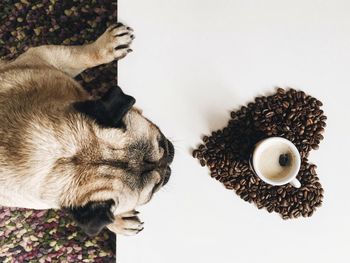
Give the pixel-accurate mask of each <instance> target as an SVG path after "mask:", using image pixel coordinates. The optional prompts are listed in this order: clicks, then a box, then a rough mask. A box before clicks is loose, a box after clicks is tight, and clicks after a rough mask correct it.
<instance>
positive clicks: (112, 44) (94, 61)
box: [12, 23, 134, 77]
mask: <svg viewBox="0 0 350 263" xmlns="http://www.w3.org/2000/svg"><path fill="white" fill-rule="evenodd" d="M132 33H133V30H132V29H131V28H130V27H127V26H125V25H123V24H121V23H118V24H115V25H113V26H110V27H109V28H108V29H107V30H106V31H105V32H104V33H103V34H102V35H101V36H100V37H99V38H98V39H97V40H96V41H95V42H93V43H90V44H86V45H83V46H55V45H44V46H39V47H34V48H30V49H28V50H27V51H26V52H25V53H24V54H22V55H21V56H19V57H18V58H17V59H16V60H15V61H14V62H12V63H14V64H25V65H33V64H35V65H40V64H41V65H42V64H44V65H50V66H53V67H55V68H57V69H59V70H61V71H63V72H65V73H67V74H69V75H70V76H72V77H74V76H76V75H78V74H79V73H81V72H82V71H84V70H85V69H87V68H92V67H95V66H98V65H101V64H106V63H109V62H112V61H113V60H115V59H121V58H123V57H125V56H126V55H127V54H128V53H129V52H131V51H132V50H131V49H130V47H129V46H130V44H131V42H132V40H133V39H134V36H133V34H132Z"/></svg>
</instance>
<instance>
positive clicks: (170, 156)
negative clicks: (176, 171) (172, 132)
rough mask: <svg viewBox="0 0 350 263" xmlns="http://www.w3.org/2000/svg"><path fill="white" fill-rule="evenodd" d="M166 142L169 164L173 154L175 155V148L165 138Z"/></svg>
mask: <svg viewBox="0 0 350 263" xmlns="http://www.w3.org/2000/svg"><path fill="white" fill-rule="evenodd" d="M167 144H168V158H167V161H168V164H171V163H172V162H173V160H174V155H175V149H174V145H173V144H172V143H171V141H169V140H168V139H167Z"/></svg>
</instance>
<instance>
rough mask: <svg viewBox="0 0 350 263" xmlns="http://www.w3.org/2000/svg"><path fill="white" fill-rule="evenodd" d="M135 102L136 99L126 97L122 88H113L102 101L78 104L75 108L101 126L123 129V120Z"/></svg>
mask: <svg viewBox="0 0 350 263" xmlns="http://www.w3.org/2000/svg"><path fill="white" fill-rule="evenodd" d="M135 102H136V100H135V98H133V97H132V96H129V95H126V94H125V93H124V92H123V91H122V90H121V88H120V87H112V88H110V89H109V90H108V91H107V92H106V93H105V94H104V95H103V97H102V98H101V99H98V100H87V101H80V102H76V103H74V104H73V107H74V108H75V109H76V110H77V111H78V112H81V113H84V114H86V115H87V116H89V117H90V118H92V119H93V120H95V121H96V122H97V123H98V124H100V125H101V126H104V127H109V128H123V123H122V119H123V117H124V115H125V114H126V113H127V112H128V110H130V109H131V107H132V106H133V105H134V104H135Z"/></svg>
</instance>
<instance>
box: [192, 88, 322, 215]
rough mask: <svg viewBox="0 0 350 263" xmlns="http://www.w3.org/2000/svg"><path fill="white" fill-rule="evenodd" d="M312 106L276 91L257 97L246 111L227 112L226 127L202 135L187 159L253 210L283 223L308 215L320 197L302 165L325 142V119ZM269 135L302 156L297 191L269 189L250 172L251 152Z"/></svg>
mask: <svg viewBox="0 0 350 263" xmlns="http://www.w3.org/2000/svg"><path fill="white" fill-rule="evenodd" d="M317 101H318V100H317V99H315V98H313V97H311V96H309V95H306V94H305V93H304V92H302V91H298V92H297V91H296V90H293V89H289V90H282V89H278V90H277V93H276V94H274V95H271V96H267V97H257V98H256V99H255V102H250V103H249V104H248V106H247V107H245V106H243V107H241V109H239V110H237V111H233V112H231V119H230V120H229V121H228V126H227V127H225V128H224V129H222V130H219V131H215V132H212V135H211V136H207V137H206V136H204V137H203V143H204V144H203V146H200V148H199V149H197V150H198V151H193V153H192V154H193V156H194V157H195V158H198V159H199V160H200V163H201V165H203V166H205V165H207V166H208V167H209V168H210V172H211V175H212V177H213V178H215V179H216V180H218V181H219V182H222V183H223V184H224V185H225V187H226V188H227V189H231V190H232V189H234V190H235V191H236V194H238V195H239V196H240V197H241V198H242V199H243V200H245V201H247V202H255V203H256V206H257V207H258V209H261V208H263V207H265V208H266V209H267V210H268V212H270V213H271V212H276V213H279V214H281V216H282V218H283V219H289V218H295V217H300V216H311V215H312V214H313V211H315V209H316V208H317V207H319V206H321V204H322V199H323V192H324V191H323V188H322V185H321V184H320V183H319V180H318V177H317V173H316V166H315V165H310V164H309V163H308V162H307V158H308V156H309V153H310V150H311V149H318V147H319V143H320V141H321V140H323V139H324V138H323V135H321V134H322V133H323V132H324V127H325V126H326V123H325V121H326V120H327V117H326V116H324V115H323V114H324V113H323V111H322V110H321V109H320V107H321V106H322V105H320V103H319V102H317ZM268 136H281V137H284V138H287V139H289V140H291V141H292V142H293V143H294V144H295V145H296V146H297V148H298V150H299V152H300V155H301V156H302V163H301V167H300V172H299V174H298V177H297V178H298V180H300V182H301V184H302V186H303V187H302V188H299V189H297V188H294V187H292V186H291V185H289V184H287V185H282V186H278V187H277V186H271V185H269V184H266V183H264V182H263V181H262V180H261V179H260V178H259V177H257V176H256V175H255V174H254V172H253V171H252V170H251V168H250V166H249V158H250V156H251V153H252V149H253V148H254V145H255V144H256V143H257V142H259V141H260V140H261V139H263V138H266V137H268ZM282 159H283V158H282ZM281 161H283V162H282V164H284V163H285V160H284V159H283V160H281Z"/></svg>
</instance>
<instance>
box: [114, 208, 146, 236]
mask: <svg viewBox="0 0 350 263" xmlns="http://www.w3.org/2000/svg"><path fill="white" fill-rule="evenodd" d="M138 213H139V212H137V211H135V210H132V211H130V212H126V213H123V214H120V215H116V216H115V220H114V223H113V224H110V225H108V226H107V228H108V229H109V230H111V231H112V232H114V233H116V234H120V235H124V236H132V235H136V234H138V233H139V232H141V231H142V230H143V222H141V221H140V219H139V217H138V216H137V214H138Z"/></svg>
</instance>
